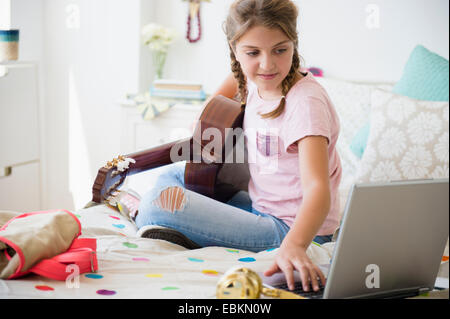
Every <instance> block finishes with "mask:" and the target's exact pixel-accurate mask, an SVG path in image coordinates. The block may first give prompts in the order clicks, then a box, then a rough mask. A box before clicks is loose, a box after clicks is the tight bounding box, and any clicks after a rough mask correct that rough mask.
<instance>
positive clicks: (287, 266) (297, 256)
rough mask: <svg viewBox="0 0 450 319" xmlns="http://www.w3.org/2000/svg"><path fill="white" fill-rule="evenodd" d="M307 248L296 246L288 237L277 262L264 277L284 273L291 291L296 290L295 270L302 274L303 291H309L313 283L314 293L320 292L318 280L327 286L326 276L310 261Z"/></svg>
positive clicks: (278, 254) (283, 243) (280, 250)
mask: <svg viewBox="0 0 450 319" xmlns="http://www.w3.org/2000/svg"><path fill="white" fill-rule="evenodd" d="M306 248H307V247H303V246H300V245H296V244H295V243H293V242H291V241H290V240H289V239H288V238H287V237H286V238H285V240H283V242H282V244H281V246H280V248H279V250H278V253H277V256H276V257H275V262H274V263H273V264H272V266H271V267H270V268H269V269H268V270H266V271H265V272H264V275H265V276H272V275H273V274H275V273H277V272H280V271H282V272H283V273H284V275H285V276H286V281H287V284H288V287H289V290H294V270H295V269H296V270H298V272H299V273H300V278H301V280H302V284H303V290H304V291H309V287H310V283H311V285H312V287H313V289H314V291H318V290H319V283H318V278H320V281H321V283H322V285H325V276H324V275H323V273H322V271H321V270H320V269H319V267H317V266H316V265H315V264H314V263H313V262H312V261H311V260H310V259H309V257H308V255H307V254H306Z"/></svg>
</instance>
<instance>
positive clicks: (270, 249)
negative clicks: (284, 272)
mask: <svg viewBox="0 0 450 319" xmlns="http://www.w3.org/2000/svg"><path fill="white" fill-rule="evenodd" d="M275 249H276V248H275V247H274V248H269V249H267V250H266V251H273V250H275Z"/></svg>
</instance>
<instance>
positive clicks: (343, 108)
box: [315, 77, 393, 214]
mask: <svg viewBox="0 0 450 319" xmlns="http://www.w3.org/2000/svg"><path fill="white" fill-rule="evenodd" d="M315 79H316V80H317V82H319V83H320V85H322V86H323V88H324V89H325V91H326V92H327V93H328V96H329V97H330V99H331V102H332V103H333V105H334V107H335V109H336V112H337V113H338V116H339V121H340V126H341V130H340V133H339V138H338V141H337V145H336V148H337V150H338V153H339V157H340V159H341V164H342V180H341V184H340V186H339V195H340V203H341V207H340V213H341V214H342V212H343V211H344V208H345V205H346V202H347V197H348V194H349V191H350V189H351V187H352V185H353V183H354V181H355V178H356V173H357V170H358V166H359V162H360V159H359V158H358V157H357V156H356V155H355V154H354V153H353V152H352V151H351V149H350V144H351V143H352V140H353V138H354V136H355V135H356V133H357V132H358V131H359V130H360V129H361V128H362V127H363V126H364V125H365V124H366V123H367V121H368V120H369V114H370V109H371V105H370V104H371V94H372V91H373V90H375V89H376V88H378V87H383V88H385V89H386V90H391V89H392V87H393V86H392V85H391V84H387V83H386V84H376V83H355V82H350V81H346V80H339V79H333V78H327V77H317V78H315Z"/></svg>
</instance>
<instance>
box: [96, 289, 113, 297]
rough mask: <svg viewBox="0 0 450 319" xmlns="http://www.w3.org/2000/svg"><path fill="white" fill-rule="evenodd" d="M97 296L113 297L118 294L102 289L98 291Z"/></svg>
mask: <svg viewBox="0 0 450 319" xmlns="http://www.w3.org/2000/svg"><path fill="white" fill-rule="evenodd" d="M97 294H99V295H102V296H112V295H115V294H116V292H115V291H114V290H107V289H100V290H97Z"/></svg>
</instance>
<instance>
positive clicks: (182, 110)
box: [120, 102, 203, 195]
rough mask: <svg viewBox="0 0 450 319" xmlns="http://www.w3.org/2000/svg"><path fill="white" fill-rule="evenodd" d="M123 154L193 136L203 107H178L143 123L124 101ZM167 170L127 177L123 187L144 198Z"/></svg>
mask: <svg viewBox="0 0 450 319" xmlns="http://www.w3.org/2000/svg"><path fill="white" fill-rule="evenodd" d="M120 105H121V108H122V123H123V125H122V133H121V154H122V155H125V154H130V153H134V152H137V151H142V150H146V149H149V148H152V147H155V146H158V145H162V144H166V143H169V142H173V141H177V140H180V139H183V138H186V137H190V136H192V124H193V122H194V120H195V119H196V118H197V116H199V115H200V111H201V110H202V108H203V105H190V104H181V103H180V104H176V105H174V106H173V107H171V108H170V109H169V110H167V111H165V112H164V113H162V114H160V115H159V116H157V117H156V118H153V119H151V120H144V119H143V118H142V115H141V113H140V112H139V110H138V109H137V107H136V106H135V105H134V104H133V103H127V102H123V103H121V104H120ZM161 170H164V166H163V167H161V168H157V169H153V170H150V171H148V172H143V173H140V174H137V175H133V176H131V177H129V178H127V180H126V183H125V184H124V186H123V187H124V188H132V189H133V190H135V191H137V192H138V193H139V194H141V195H143V194H144V193H145V192H146V191H147V190H148V189H149V188H151V187H152V185H154V182H155V179H156V177H157V175H158V174H159V173H160V172H161Z"/></svg>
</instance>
